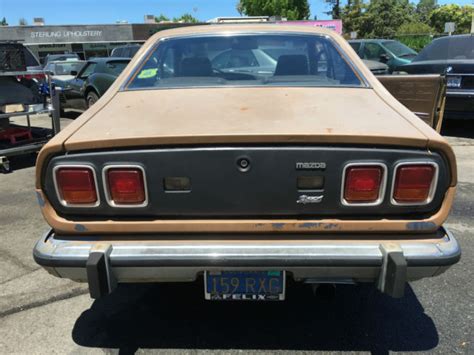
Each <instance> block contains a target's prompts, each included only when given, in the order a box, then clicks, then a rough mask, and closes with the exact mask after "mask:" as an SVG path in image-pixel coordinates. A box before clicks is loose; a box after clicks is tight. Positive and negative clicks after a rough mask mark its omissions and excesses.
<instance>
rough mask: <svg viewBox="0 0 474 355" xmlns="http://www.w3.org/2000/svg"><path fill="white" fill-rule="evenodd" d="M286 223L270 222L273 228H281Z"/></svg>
mask: <svg viewBox="0 0 474 355" xmlns="http://www.w3.org/2000/svg"><path fill="white" fill-rule="evenodd" d="M285 225H286V223H272V227H273V228H275V229H283V228H284V227H285Z"/></svg>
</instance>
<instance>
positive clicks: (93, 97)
mask: <svg viewBox="0 0 474 355" xmlns="http://www.w3.org/2000/svg"><path fill="white" fill-rule="evenodd" d="M97 101H99V95H97V94H96V93H95V91H89V92H88V93H87V96H86V104H87V108H89V107H91V106H92V105H94V104H95V103H96V102H97Z"/></svg>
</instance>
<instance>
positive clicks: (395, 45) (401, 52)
mask: <svg viewBox="0 0 474 355" xmlns="http://www.w3.org/2000/svg"><path fill="white" fill-rule="evenodd" d="M383 45H384V46H385V48H387V49H388V50H389V51H390V52H392V53H393V54H395V55H396V56H397V57H400V58H404V57H405V58H406V57H414V56H416V54H417V53H416V52H415V51H414V50H413V49H411V48H410V47H407V46H406V45H404V44H403V43H400V42H397V41H386V42H383Z"/></svg>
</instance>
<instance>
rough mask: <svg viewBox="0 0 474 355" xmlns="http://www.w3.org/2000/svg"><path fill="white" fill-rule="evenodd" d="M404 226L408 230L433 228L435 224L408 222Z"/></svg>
mask: <svg viewBox="0 0 474 355" xmlns="http://www.w3.org/2000/svg"><path fill="white" fill-rule="evenodd" d="M406 228H407V229H408V230H410V231H424V230H433V229H435V228H436V224H435V223H433V222H408V223H407V225H406Z"/></svg>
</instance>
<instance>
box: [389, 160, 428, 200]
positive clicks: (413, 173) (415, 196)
mask: <svg viewBox="0 0 474 355" xmlns="http://www.w3.org/2000/svg"><path fill="white" fill-rule="evenodd" d="M435 172H436V169H435V167H434V166H433V165H426V164H425V165H423V164H417V165H403V166H400V167H399V168H398V169H397V171H396V175H395V185H394V188H393V199H394V200H395V202H397V203H425V202H427V201H428V199H429V195H430V191H431V185H432V183H433V178H434V176H435Z"/></svg>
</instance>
